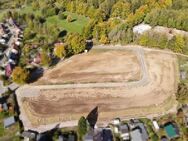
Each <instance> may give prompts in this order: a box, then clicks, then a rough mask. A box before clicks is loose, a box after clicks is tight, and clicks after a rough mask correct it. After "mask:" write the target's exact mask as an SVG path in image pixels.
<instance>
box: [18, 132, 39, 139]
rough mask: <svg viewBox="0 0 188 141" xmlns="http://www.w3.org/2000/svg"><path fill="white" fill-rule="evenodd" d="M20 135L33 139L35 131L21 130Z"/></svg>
mask: <svg viewBox="0 0 188 141" xmlns="http://www.w3.org/2000/svg"><path fill="white" fill-rule="evenodd" d="M21 136H22V137H24V138H25V139H29V140H35V139H36V137H37V135H36V133H34V132H30V131H24V132H22V133H21Z"/></svg>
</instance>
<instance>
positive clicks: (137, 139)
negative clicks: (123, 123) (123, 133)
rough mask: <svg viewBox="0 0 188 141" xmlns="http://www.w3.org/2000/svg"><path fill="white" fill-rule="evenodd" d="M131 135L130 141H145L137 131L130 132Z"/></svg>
mask: <svg viewBox="0 0 188 141" xmlns="http://www.w3.org/2000/svg"><path fill="white" fill-rule="evenodd" d="M130 135H131V141H145V140H143V138H142V134H141V132H140V130H139V129H135V130H133V131H131V132H130Z"/></svg>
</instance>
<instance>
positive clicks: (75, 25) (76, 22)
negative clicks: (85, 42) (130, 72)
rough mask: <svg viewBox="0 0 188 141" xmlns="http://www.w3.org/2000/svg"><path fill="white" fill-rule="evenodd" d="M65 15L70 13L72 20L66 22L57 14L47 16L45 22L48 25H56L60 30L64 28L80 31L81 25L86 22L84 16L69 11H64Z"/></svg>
mask: <svg viewBox="0 0 188 141" xmlns="http://www.w3.org/2000/svg"><path fill="white" fill-rule="evenodd" d="M64 13H65V15H71V17H72V18H73V22H67V21H66V19H65V20H61V19H59V18H58V16H52V17H48V18H47V21H46V22H47V24H48V25H54V24H55V25H57V26H58V27H59V28H60V29H61V30H63V29H65V30H67V31H68V32H78V33H80V34H81V33H82V30H83V27H84V26H85V25H86V24H87V22H88V20H89V19H88V18H86V17H85V16H80V15H77V14H75V13H69V12H64Z"/></svg>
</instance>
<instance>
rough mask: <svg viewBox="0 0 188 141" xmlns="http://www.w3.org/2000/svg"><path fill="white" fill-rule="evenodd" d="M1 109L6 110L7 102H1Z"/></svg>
mask: <svg viewBox="0 0 188 141" xmlns="http://www.w3.org/2000/svg"><path fill="white" fill-rule="evenodd" d="M2 109H3V111H8V105H7V103H3V104H2Z"/></svg>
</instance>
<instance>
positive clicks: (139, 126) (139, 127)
mask: <svg viewBox="0 0 188 141" xmlns="http://www.w3.org/2000/svg"><path fill="white" fill-rule="evenodd" d="M129 127H130V128H131V130H132V131H134V130H136V131H135V133H136V135H137V137H138V136H140V135H139V133H138V131H139V132H140V134H141V138H142V139H140V141H147V140H148V139H149V135H148V133H147V130H146V128H145V126H144V123H142V122H140V121H139V120H138V119H131V120H130V122H129ZM133 133H134V132H133ZM135 133H134V134H133V135H135Z"/></svg>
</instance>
